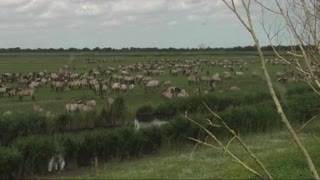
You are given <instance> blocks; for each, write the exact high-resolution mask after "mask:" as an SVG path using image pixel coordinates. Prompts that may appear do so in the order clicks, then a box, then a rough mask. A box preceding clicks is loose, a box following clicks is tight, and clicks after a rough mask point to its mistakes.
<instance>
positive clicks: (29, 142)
mask: <svg viewBox="0 0 320 180" xmlns="http://www.w3.org/2000/svg"><path fill="white" fill-rule="evenodd" d="M15 146H16V147H17V149H18V150H19V151H20V152H21V155H22V162H21V170H22V171H21V172H22V174H23V175H24V176H25V175H32V174H35V173H37V174H44V173H45V172H47V167H48V162H49V160H50V158H51V157H52V156H53V155H54V154H55V153H57V152H59V151H61V148H60V147H58V144H57V143H56V142H55V141H54V139H53V138H52V137H49V136H39V135H36V136H29V137H25V138H18V139H17V141H16V143H15Z"/></svg>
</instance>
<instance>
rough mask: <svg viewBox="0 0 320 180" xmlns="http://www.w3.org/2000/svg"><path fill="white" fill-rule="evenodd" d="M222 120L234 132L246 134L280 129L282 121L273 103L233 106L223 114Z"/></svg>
mask: <svg viewBox="0 0 320 180" xmlns="http://www.w3.org/2000/svg"><path fill="white" fill-rule="evenodd" d="M222 118H223V119H224V120H225V121H226V123H227V124H228V125H229V126H230V127H231V128H233V129H234V130H236V131H238V132H241V134H244V133H250V132H261V131H266V130H267V129H271V128H279V127H280V126H281V121H280V120H279V116H278V114H277V111H276V108H275V105H274V104H273V102H272V101H269V102H263V103H259V104H256V105H254V106H253V105H247V106H231V107H229V108H228V109H226V110H225V111H224V112H222Z"/></svg>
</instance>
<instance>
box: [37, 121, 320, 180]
mask: <svg viewBox="0 0 320 180" xmlns="http://www.w3.org/2000/svg"><path fill="white" fill-rule="evenodd" d="M319 120H320V119H317V120H316V121H314V122H313V123H312V124H310V126H308V127H307V128H306V129H304V131H303V132H301V133H300V136H301V138H302V140H303V141H304V142H305V145H306V147H307V148H308V150H309V152H310V154H311V156H312V157H313V158H315V159H316V158H317V157H319V155H320V153H319V151H318V149H319V147H320V145H319V143H314V142H320V141H319V140H320V134H319V131H318V129H319V127H320V123H319ZM244 140H245V142H246V143H247V144H248V145H249V147H250V149H251V150H252V151H253V152H255V153H256V154H257V156H258V157H259V158H260V159H261V161H262V162H263V163H264V164H265V165H266V167H267V168H268V169H269V170H270V172H271V173H272V175H273V177H274V178H276V179H297V178H298V179H300V178H301V179H309V178H312V176H311V174H310V173H309V171H308V169H307V164H306V162H305V161H304V159H303V156H302V155H301V153H300V152H299V151H298V150H297V148H296V145H295V144H294V142H292V140H291V139H290V136H289V134H288V133H287V131H285V130H284V131H278V130H277V131H269V132H268V133H255V134H252V135H250V136H244ZM225 143H227V142H225ZM192 148H193V147H191V146H183V147H182V148H181V149H175V150H170V151H168V149H166V148H162V150H161V151H160V152H159V154H154V155H148V156H144V157H143V158H141V159H131V160H126V161H121V162H119V161H109V162H108V163H101V164H100V165H99V171H98V173H99V174H98V175H97V174H96V171H95V169H94V168H93V167H89V168H84V169H80V170H75V171H69V172H64V173H62V174H53V175H47V176H41V177H40V178H62V179H70V178H71V179H78V178H79V179H117V178H120V179H128V178H129V179H153V178H156V179H157V178H160V179H162V178H169V179H190V178H191V179H194V178H195V179H208V178H210V179H211V178H214V179H222V178H223V179H234V178H235V179H251V178H256V177H255V176H254V175H253V174H250V173H248V172H247V171H245V170H244V169H243V167H242V166H240V165H239V164H237V163H235V162H233V161H232V160H231V159H230V157H229V156H227V155H224V153H223V151H222V150H216V149H210V148H206V147H202V146H200V147H198V148H196V150H195V151H193V152H192ZM230 148H231V150H234V152H236V154H237V155H239V156H241V157H242V159H243V160H244V161H246V162H248V163H249V164H253V162H251V161H248V160H249V159H250V158H249V157H247V156H244V155H245V152H243V150H241V148H240V145H239V144H233V145H232V146H231V147H230ZM315 163H316V168H317V169H318V170H320V162H319V161H315Z"/></svg>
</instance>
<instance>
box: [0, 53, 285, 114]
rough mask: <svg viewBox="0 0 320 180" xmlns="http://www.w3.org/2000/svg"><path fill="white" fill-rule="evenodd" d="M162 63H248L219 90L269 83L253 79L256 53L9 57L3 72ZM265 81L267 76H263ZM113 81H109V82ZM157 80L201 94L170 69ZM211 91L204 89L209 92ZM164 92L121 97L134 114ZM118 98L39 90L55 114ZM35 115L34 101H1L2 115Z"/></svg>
mask: <svg viewBox="0 0 320 180" xmlns="http://www.w3.org/2000/svg"><path fill="white" fill-rule="evenodd" d="M86 59H91V60H105V61H103V62H97V63H86V62H84V61H85V60H86ZM160 59H179V60H181V61H180V62H181V63H183V60H186V59H189V60H190V59H191V60H195V59H208V60H224V59H227V60H230V59H242V60H244V61H247V62H248V67H249V70H248V71H246V72H245V74H244V76H243V77H239V78H233V79H230V80H227V81H225V82H224V83H223V84H222V85H221V87H219V88H218V90H228V88H229V87H231V86H238V87H240V88H241V89H242V91H252V90H257V89H262V90H263V89H264V88H265V82H264V81H262V80H260V79H257V78H252V77H251V74H252V72H253V71H254V72H258V73H260V74H261V73H262V72H261V68H260V64H259V61H258V57H257V56H256V55H255V54H254V53H247V54H244V55H242V54H240V55H237V53H217V54H210V53H209V54H208V53H201V52H200V53H187V52H186V53H165V52H158V53H150V52H148V53H118V54H117V53H92V52H87V53H85V52H82V53H81V52H77V53H66V52H64V53H12V54H11V53H9V54H0V72H1V73H7V72H8V73H14V72H20V73H23V74H24V73H30V72H44V71H46V72H57V71H58V70H59V69H61V68H63V66H64V65H69V66H70V67H73V66H75V70H74V71H73V70H72V72H76V73H85V72H88V71H89V70H90V69H94V68H97V67H98V65H100V66H101V68H102V69H106V68H107V67H118V66H119V65H130V64H135V63H139V62H140V63H144V62H152V61H155V60H160ZM283 68H284V67H282V66H281V65H279V66H272V68H270V70H271V71H272V72H276V71H281V70H283ZM225 70H226V69H225V68H221V67H208V66H206V65H204V69H203V72H200V74H202V75H206V71H209V72H210V75H213V74H214V73H217V72H218V73H220V74H221V73H222V72H223V71H225ZM135 74H142V72H133V73H130V75H135ZM261 77H262V78H263V76H262V75H261ZM108 78H109V77H106V79H108ZM154 79H157V80H160V81H164V80H170V81H172V85H175V86H178V87H181V88H186V89H187V91H188V93H189V94H190V95H192V94H197V88H198V87H197V86H196V85H193V86H189V85H188V82H187V78H186V77H185V76H183V75H178V76H177V77H172V76H171V75H170V74H169V69H167V68H166V69H165V73H164V74H163V75H160V76H156V77H154ZM8 86H9V87H16V86H17V85H16V84H8ZM206 88H207V87H204V88H203V89H204V90H206ZM161 92H162V88H158V89H153V90H148V91H147V92H146V93H145V91H144V89H143V88H142V87H139V86H136V87H135V88H134V89H133V90H132V91H131V92H130V91H128V92H127V93H122V94H120V95H121V96H124V97H125V101H126V104H127V106H128V108H129V110H131V111H132V112H134V111H135V110H136V109H137V108H138V107H139V106H142V105H145V104H150V105H152V106H155V105H158V104H159V103H160V102H163V101H164V99H162V98H161V97H160V94H161ZM117 95H118V94H115V93H111V94H109V95H107V96H105V97H101V96H96V95H95V94H94V92H93V91H92V90H83V89H79V90H78V89H75V90H65V91H64V92H63V93H56V92H54V91H53V90H51V89H50V87H49V85H47V86H46V87H41V88H39V89H38V90H37V91H36V93H35V97H36V103H37V104H38V105H40V106H41V107H43V108H44V109H45V110H48V111H51V112H54V113H58V114H59V113H63V112H64V104H66V103H68V102H72V101H75V100H80V99H82V100H83V99H96V100H97V102H98V107H102V106H105V105H106V98H107V97H116V96H117ZM8 110H10V111H12V110H13V111H31V110H32V102H31V100H30V98H24V100H23V102H18V98H17V97H0V112H5V111H8Z"/></svg>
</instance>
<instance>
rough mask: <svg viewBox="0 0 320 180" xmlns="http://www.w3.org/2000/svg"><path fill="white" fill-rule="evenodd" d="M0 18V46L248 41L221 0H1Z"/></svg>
mask: <svg viewBox="0 0 320 180" xmlns="http://www.w3.org/2000/svg"><path fill="white" fill-rule="evenodd" d="M255 20H256V21H258V20H259V18H255ZM0 22H1V23H0V48H8V47H22V48H51V47H52V48H59V47H62V48H69V47H76V48H83V47H89V48H94V47H113V48H122V47H160V48H165V47H177V48H185V47H199V45H200V44H204V45H206V46H210V47H233V46H246V45H253V41H252V40H251V37H250V35H249V34H248V32H246V30H245V29H244V28H243V27H242V26H241V24H240V23H239V22H238V21H237V19H236V18H235V16H234V15H233V14H232V13H231V12H230V11H229V10H228V9H227V8H226V6H225V5H224V4H223V3H222V2H221V0H0ZM258 33H259V34H261V32H260V30H258ZM263 43H264V42H262V44H263Z"/></svg>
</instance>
